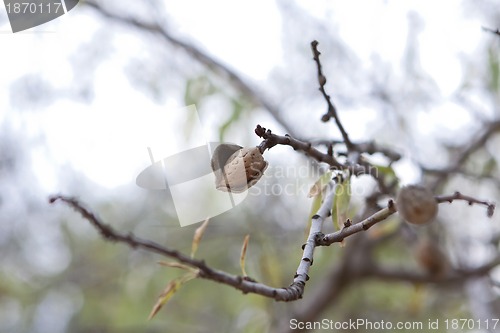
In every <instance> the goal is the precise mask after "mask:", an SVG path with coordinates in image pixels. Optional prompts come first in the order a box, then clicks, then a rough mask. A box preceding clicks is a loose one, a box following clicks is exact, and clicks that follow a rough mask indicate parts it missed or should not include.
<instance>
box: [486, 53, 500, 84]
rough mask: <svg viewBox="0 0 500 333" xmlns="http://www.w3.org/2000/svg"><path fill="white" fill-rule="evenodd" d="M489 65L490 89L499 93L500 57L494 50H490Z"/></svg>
mask: <svg viewBox="0 0 500 333" xmlns="http://www.w3.org/2000/svg"><path fill="white" fill-rule="evenodd" d="M488 65H489V67H490V88H491V90H492V91H494V92H495V93H498V92H499V88H500V56H499V54H498V52H495V50H494V49H493V48H490V49H489V50H488Z"/></svg>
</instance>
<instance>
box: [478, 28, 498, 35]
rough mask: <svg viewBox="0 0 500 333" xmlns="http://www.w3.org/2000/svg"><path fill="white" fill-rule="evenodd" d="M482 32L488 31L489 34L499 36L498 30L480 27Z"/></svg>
mask: <svg viewBox="0 0 500 333" xmlns="http://www.w3.org/2000/svg"><path fill="white" fill-rule="evenodd" d="M482 28H483V30H484V31H488V32H491V33H493V34H495V35H498V36H500V29H490V28H486V27H482Z"/></svg>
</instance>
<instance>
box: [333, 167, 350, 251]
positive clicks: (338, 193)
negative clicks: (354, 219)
mask: <svg viewBox="0 0 500 333" xmlns="http://www.w3.org/2000/svg"><path fill="white" fill-rule="evenodd" d="M337 177H338V178H340V179H339V180H338V181H337V185H336V186H335V194H334V195H335V196H334V198H333V203H332V220H333V225H334V227H335V226H336V227H337V228H338V230H341V229H342V228H343V227H344V223H345V222H346V221H347V212H348V210H349V204H350V202H351V175H350V174H349V173H348V174H347V175H346V176H344V175H343V174H339V175H338V176H337ZM342 244H343V242H342Z"/></svg>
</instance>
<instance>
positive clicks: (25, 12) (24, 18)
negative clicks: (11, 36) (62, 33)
mask: <svg viewBox="0 0 500 333" xmlns="http://www.w3.org/2000/svg"><path fill="white" fill-rule="evenodd" d="M3 2H4V5H5V9H6V11H7V16H8V17H9V22H10V27H11V29H12V32H14V33H16V32H19V31H23V30H26V29H30V28H33V27H36V26H38V25H41V24H44V23H47V22H49V21H52V20H54V19H56V18H58V17H59V16H62V15H64V14H66V13H67V12H69V11H70V10H72V9H73V8H75V6H76V5H77V4H78V2H79V0H30V1H27V0H20V1H14V0H4V1H3Z"/></svg>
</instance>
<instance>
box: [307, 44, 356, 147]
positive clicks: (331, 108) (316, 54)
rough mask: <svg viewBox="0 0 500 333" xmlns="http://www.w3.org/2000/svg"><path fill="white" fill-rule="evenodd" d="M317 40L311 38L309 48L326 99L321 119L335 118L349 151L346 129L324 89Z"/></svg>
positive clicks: (349, 142)
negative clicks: (324, 110) (324, 111)
mask: <svg viewBox="0 0 500 333" xmlns="http://www.w3.org/2000/svg"><path fill="white" fill-rule="evenodd" d="M318 44H319V43H318V41H316V40H313V41H312V42H311V49H312V52H313V59H314V61H315V62H316V67H317V69H318V83H319V91H321V94H322V95H323V97H324V98H325V100H326V103H327V104H328V111H327V112H326V113H325V114H324V115H323V117H322V118H321V120H322V121H323V122H327V121H328V120H330V118H333V119H334V120H335V123H336V124H337V127H338V128H339V131H340V134H341V135H342V139H343V140H344V143H345V145H346V147H347V150H349V151H351V150H353V149H354V145H353V143H352V142H351V140H350V139H349V135H348V134H347V131H346V130H345V129H344V126H343V125H342V123H341V122H340V118H339V115H338V113H337V108H336V107H335V105H333V102H332V101H331V98H330V96H329V95H328V94H327V93H326V90H325V84H326V77H325V75H324V74H323V70H322V67H321V62H320V60H319V56H320V55H321V52H319V51H318Z"/></svg>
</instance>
